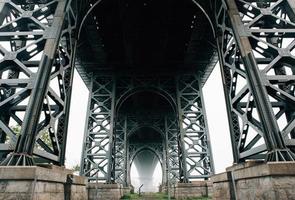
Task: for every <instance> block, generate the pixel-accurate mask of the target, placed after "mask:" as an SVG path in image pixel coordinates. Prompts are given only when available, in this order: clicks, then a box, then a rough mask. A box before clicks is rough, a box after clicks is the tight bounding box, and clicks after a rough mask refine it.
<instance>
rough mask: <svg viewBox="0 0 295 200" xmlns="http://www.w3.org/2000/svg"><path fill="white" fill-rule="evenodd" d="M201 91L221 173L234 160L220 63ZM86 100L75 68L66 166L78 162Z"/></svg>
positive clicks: (85, 89)
mask: <svg viewBox="0 0 295 200" xmlns="http://www.w3.org/2000/svg"><path fill="white" fill-rule="evenodd" d="M203 93H204V99H205V105H206V111H207V117H208V124H209V132H210V138H211V144H212V151H213V158H214V164H215V169H216V172H217V173H220V172H223V171H224V170H225V168H226V167H228V166H230V165H232V162H233V161H232V151H231V143H230V134H229V129H228V122H227V115H226V109H225V101H224V95H223V87H222V81H221V75H220V69H219V66H216V67H215V69H214V71H213V72H212V74H211V76H210V78H209V79H208V81H207V83H206V84H205V86H204V88H203ZM87 101H88V90H87V88H86V86H85V85H84V83H83V81H82V80H81V78H80V76H79V75H78V73H77V72H76V71H75V74H74V83H73V92H72V103H71V110H70V120H69V131H68V140H67V152H66V167H68V168H71V167H72V166H74V165H77V164H80V159H81V152H82V143H83V136H84V127H85V119H86V108H87V103H88V102H87ZM157 168H159V167H157ZM159 169H160V168H159ZM133 171H134V170H133ZM156 171H157V172H158V174H157V172H155V174H154V177H159V175H160V176H161V175H162V172H161V170H156ZM136 176H138V175H137V174H133V175H132V179H133V180H135V179H136ZM158 179H159V178H158ZM159 180H160V179H159ZM159 180H158V181H159ZM154 182H155V183H157V180H154Z"/></svg>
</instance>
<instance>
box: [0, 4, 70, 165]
mask: <svg viewBox="0 0 295 200" xmlns="http://www.w3.org/2000/svg"><path fill="white" fill-rule="evenodd" d="M1 7H2V8H3V10H2V11H3V12H1V14H2V15H1V16H2V17H3V16H4V17H5V16H6V19H5V20H6V22H7V23H6V24H5V25H4V26H2V27H1V28H0V32H2V33H3V35H6V36H8V37H6V38H9V40H10V48H11V50H8V49H7V48H6V47H4V48H2V50H1V52H2V53H3V54H4V55H5V59H4V62H2V64H4V65H6V67H4V69H3V68H2V69H1V72H0V73H2V70H4V71H5V70H6V69H7V66H8V69H9V67H11V69H17V70H19V73H22V74H24V75H26V77H27V79H23V80H21V79H19V80H17V79H14V80H11V81H10V83H9V82H7V80H5V79H4V80H1V81H2V83H0V87H1V86H2V85H3V86H4V87H5V85H6V84H7V83H8V84H10V85H11V86H12V88H13V87H15V86H13V84H14V85H17V87H20V88H23V89H22V90H21V91H19V92H17V93H15V94H13V95H11V96H10V97H8V98H6V99H5V100H4V101H2V102H1V104H0V110H2V108H3V109H4V107H5V104H6V105H8V104H10V105H13V106H12V107H11V109H10V110H11V111H12V112H11V113H10V116H11V117H12V118H13V119H14V120H15V121H16V123H17V124H18V125H20V126H21V130H20V136H19V137H18V140H17V141H18V142H17V143H16V144H15V143H14V141H16V138H17V136H16V134H18V133H16V132H14V131H12V130H11V129H10V127H8V126H9V125H8V124H7V123H2V122H1V129H2V131H4V132H5V133H6V134H8V135H9V138H10V141H9V142H10V144H11V145H12V146H14V145H15V147H14V152H13V153H11V154H10V155H9V156H8V157H7V158H6V160H4V161H3V162H2V164H3V165H33V164H34V160H33V153H34V154H35V155H37V156H40V157H43V158H45V159H48V160H51V161H53V162H54V163H56V164H63V161H62V160H63V159H62V157H63V155H62V154H63V152H61V151H63V150H65V149H64V148H62V149H61V148H60V146H62V143H64V142H65V140H64V141H63V142H61V141H60V140H58V136H57V133H56V130H55V128H54V123H55V122H56V121H59V120H61V119H60V116H61V115H59V114H60V113H62V114H64V116H65V117H67V115H68V113H66V112H65V111H66V110H67V109H65V110H64V106H65V107H66V105H65V104H66V103H69V101H67V99H68V98H69V96H70V94H69V93H67V94H65V95H64V96H62V95H61V96H60V97H59V96H58V95H57V94H56V93H55V91H54V90H52V89H51V88H50V87H49V85H50V80H51V79H53V78H55V77H56V76H57V75H58V72H57V71H56V70H57V69H59V73H60V72H62V71H63V70H67V69H68V70H72V63H71V62H70V60H71V59H72V56H73V54H72V53H71V52H72V49H73V48H74V45H72V46H71V45H70V46H68V47H69V48H65V46H63V44H62V43H60V38H64V37H67V38H68V39H71V38H72V35H67V36H65V32H67V31H69V32H71V31H72V30H73V29H74V28H75V25H76V24H75V22H76V19H75V14H74V13H73V10H72V8H71V1H66V0H64V1H62V0H59V1H57V0H52V1H48V2H45V3H43V4H40V3H33V2H26V3H25V2H12V1H7V2H5V3H3V4H2V5H1ZM49 18H50V19H49ZM69 18H71V19H70V21H67V23H66V27H65V26H64V24H65V23H64V21H66V20H68V19H69ZM32 23H33V24H34V26H32V25H31V24H32ZM64 28H65V29H66V31H64V32H63V30H64ZM32 29H35V30H32ZM9 31H12V32H15V36H14V38H11V36H9V35H11V34H10V33H9ZM4 32H6V33H4ZM30 40H31V41H34V42H33V43H29V41H30ZM58 45H60V47H59V48H58V50H57V47H58ZM62 53H66V54H67V55H65V56H62V55H61V54H62ZM37 54H42V57H41V60H40V59H39V58H38V56H37ZM59 56H61V57H59ZM58 57H59V58H58ZM5 62H6V64H5ZM8 63H9V64H8ZM32 68H37V69H38V70H37V72H36V73H34V72H32V71H31V69H32ZM61 68H62V69H63V70H61ZM55 72H57V73H55ZM63 76H64V75H63V74H61V77H63ZM1 79H3V77H1ZM24 80H25V81H24ZM69 81H71V80H69ZM60 85H62V84H61V83H60ZM68 89H69V88H68ZM16 91H17V90H16ZM62 92H64V90H62V91H61V93H62ZM66 95H69V96H66ZM16 97H17V98H16ZM27 97H29V103H28V105H27V106H25V107H24V106H23V105H19V104H20V102H21V101H24V99H26V98H27ZM16 99H17V101H15V100H16ZM44 99H45V101H44ZM49 99H51V100H52V102H54V103H55V104H56V105H50V100H49ZM55 106H56V107H55ZM57 107H60V108H62V109H61V110H58V109H57ZM42 111H43V112H44V113H45V114H44V115H45V117H46V118H45V119H42V118H40V116H41V113H42ZM16 112H24V113H25V114H24V117H23V119H22V118H21V117H20V115H17V114H16ZM44 115H43V116H44ZM42 120H43V121H42ZM40 121H41V123H40ZM46 128H48V135H49V140H50V141H49V142H47V143H50V144H46V143H45V142H44V140H42V139H40V138H39V137H40V135H43V134H45V133H42V134H41V133H40V132H41V130H45V129H46ZM39 134H40V135H39ZM46 134H47V133H46ZM62 134H65V133H60V135H59V136H60V138H61V137H63V135H62ZM38 135H39V136H38ZM36 139H37V142H38V145H39V146H37V148H35V147H36V146H35V142H36ZM59 142H61V143H59ZM48 145H49V146H48ZM61 155H62V156H61Z"/></svg>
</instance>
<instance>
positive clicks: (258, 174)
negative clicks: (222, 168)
mask: <svg viewBox="0 0 295 200" xmlns="http://www.w3.org/2000/svg"><path fill="white" fill-rule="evenodd" d="M229 174H230V176H229ZM231 176H232V178H231ZM211 181H212V182H213V199H230V198H231V197H233V195H235V196H236V198H237V199H249V200H252V199H253V200H254V199H261V200H276V199H280V200H281V199H282V200H285V199H286V200H287V199H295V190H294V185H295V162H269V163H255V162H250V163H245V164H241V165H234V166H233V167H229V168H227V172H225V173H221V174H217V175H214V176H212V177H211ZM233 182H234V184H233ZM234 188H236V190H235V191H236V192H234ZM230 191H231V192H230Z"/></svg>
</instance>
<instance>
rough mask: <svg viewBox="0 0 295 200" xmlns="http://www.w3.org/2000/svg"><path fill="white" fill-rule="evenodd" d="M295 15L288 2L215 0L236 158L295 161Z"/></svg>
mask: <svg viewBox="0 0 295 200" xmlns="http://www.w3.org/2000/svg"><path fill="white" fill-rule="evenodd" d="M294 17H295V15H294V2H293V1H288V0H286V1H285V0H278V1H242V0H237V1H232V0H229V1H220V2H217V4H216V23H217V28H218V31H219V34H220V35H219V39H218V45H219V51H220V59H221V69H222V73H223V80H224V84H225V86H224V88H225V94H226V97H227V98H226V99H227V105H228V114H229V118H230V128H231V134H232V143H233V151H234V156H235V161H236V162H240V161H242V160H246V159H265V153H267V157H266V159H267V160H269V161H276V160H293V159H294V155H293V154H292V153H291V152H290V151H289V150H288V149H287V148H286V145H288V146H290V147H292V146H293V144H294V141H293V139H294V127H295V119H294V116H293V113H294V105H295V104H294V100H295V98H294V58H295V57H294V52H293V51H294V45H295V40H294V39H295V32H294V31H295V29H294V25H295V24H294V22H295V18H294ZM292 52H293V53H292Z"/></svg>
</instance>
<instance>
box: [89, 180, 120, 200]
mask: <svg viewBox="0 0 295 200" xmlns="http://www.w3.org/2000/svg"><path fill="white" fill-rule="evenodd" d="M87 189H88V200H106V199H107V200H118V199H120V198H121V197H122V196H123V187H121V185H119V184H105V183H89V184H88V186H87Z"/></svg>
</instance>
